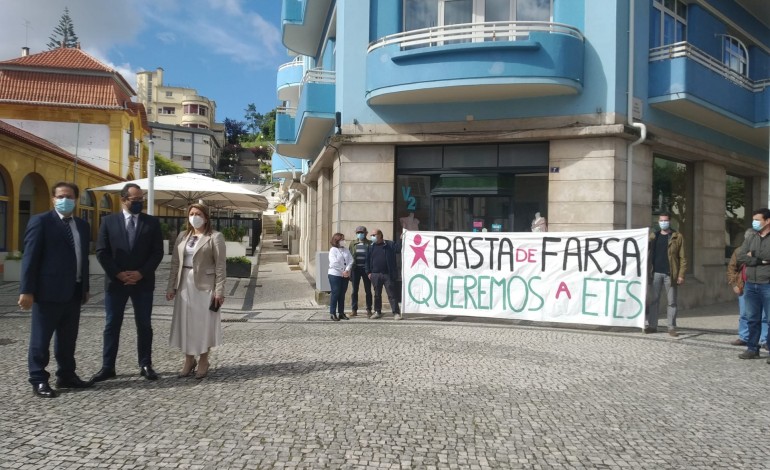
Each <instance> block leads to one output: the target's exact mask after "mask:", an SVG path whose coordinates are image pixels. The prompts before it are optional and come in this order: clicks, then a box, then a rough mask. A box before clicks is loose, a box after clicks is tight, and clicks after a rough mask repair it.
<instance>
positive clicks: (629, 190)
mask: <svg viewBox="0 0 770 470" xmlns="http://www.w3.org/2000/svg"><path fill="white" fill-rule="evenodd" d="M634 3H635V2H634V0H630V4H629V8H630V10H629V13H628V103H627V112H628V116H627V119H628V124H629V125H631V126H633V127H636V128H637V129H639V133H640V136H639V138H638V139H637V140H635V141H633V142H631V143H630V144H629V145H628V151H627V155H628V158H627V160H626V161H627V162H628V163H627V165H626V228H627V229H630V228H631V219H632V217H631V216H632V215H633V208H634V202H633V199H632V198H633V186H634V147H636V146H637V145H639V144H641V143H642V142H644V140H645V139H646V138H647V126H645V125H644V124H642V123H641V122H634V34H635V30H636V27H635V24H634V22H635V9H636V6H635V5H634Z"/></svg>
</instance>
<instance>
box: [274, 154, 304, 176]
mask: <svg viewBox="0 0 770 470" xmlns="http://www.w3.org/2000/svg"><path fill="white" fill-rule="evenodd" d="M272 165H273V180H277V179H281V178H299V175H301V174H302V160H300V159H299V158H291V157H284V156H283V155H281V154H279V153H274V154H273V159H272Z"/></svg>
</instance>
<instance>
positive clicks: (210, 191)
mask: <svg viewBox="0 0 770 470" xmlns="http://www.w3.org/2000/svg"><path fill="white" fill-rule="evenodd" d="M127 183H134V184H136V185H138V186H139V187H140V188H142V190H143V191H147V187H148V184H147V178H142V179H138V180H133V181H123V182H120V183H114V184H108V185H106V186H99V187H97V188H89V191H105V192H109V193H118V192H120V190H121V189H123V186H125V185H126V184H127ZM153 187H154V191H153V192H154V195H155V202H156V203H157V204H165V205H167V206H171V207H174V208H179V209H183V208H185V207H187V206H188V205H190V204H192V203H194V202H198V201H202V202H203V203H204V204H206V205H208V206H212V207H215V208H217V209H228V210H236V211H237V210H240V209H243V210H248V209H252V210H265V209H267V198H265V196H262V195H261V194H257V193H255V192H254V191H250V190H248V189H246V188H243V187H241V186H238V185H236V184H232V183H226V182H224V181H220V180H217V179H214V178H209V177H208V176H203V175H199V174H197V173H180V174H176V175H164V176H156V177H155V178H153Z"/></svg>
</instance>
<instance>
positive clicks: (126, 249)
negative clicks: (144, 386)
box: [91, 183, 163, 382]
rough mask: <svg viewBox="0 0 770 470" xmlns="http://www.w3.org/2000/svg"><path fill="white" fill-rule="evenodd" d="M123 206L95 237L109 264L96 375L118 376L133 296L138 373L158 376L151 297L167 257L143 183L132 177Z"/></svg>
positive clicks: (100, 253) (101, 261)
mask: <svg viewBox="0 0 770 470" xmlns="http://www.w3.org/2000/svg"><path fill="white" fill-rule="evenodd" d="M120 200H121V203H122V206H123V210H122V211H121V212H119V213H117V214H110V215H108V216H107V217H105V218H104V219H103V220H102V225H101V227H99V239H98V240H97V242H96V259H98V260H99V264H101V265H102V267H103V268H104V280H105V293H104V307H105V310H106V313H107V315H106V316H107V318H106V323H105V325H104V349H103V353H102V369H101V370H100V371H99V372H98V373H97V374H96V375H94V376H93V377H92V379H91V380H92V381H94V382H101V381H103V380H107V379H111V378H113V377H115V375H116V374H115V360H116V358H117V356H118V345H119V343H120V328H121V326H122V325H123V315H124V313H125V310H126V303H127V302H128V299H129V298H130V299H131V304H132V305H133V306H134V320H135V322H136V332H137V353H138V358H139V374H140V375H141V376H142V377H144V378H146V379H147V380H157V379H158V374H157V373H155V371H154V370H153V368H152V320H151V318H150V317H151V316H152V303H153V291H154V290H155V270H156V269H157V268H158V265H159V264H160V262H161V261H162V260H163V235H162V234H161V230H160V222H159V221H158V219H157V218H155V217H153V216H151V215H147V214H143V213H142V208H143V206H144V194H143V193H142V189H141V188H140V187H139V186H138V185H136V184H134V183H128V184H126V185H125V186H124V187H123V189H122V190H121V191H120Z"/></svg>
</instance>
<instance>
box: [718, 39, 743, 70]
mask: <svg viewBox="0 0 770 470" xmlns="http://www.w3.org/2000/svg"><path fill="white" fill-rule="evenodd" d="M722 63H724V64H725V65H726V66H727V68H729V69H730V70H732V71H733V72H735V73H738V74H741V75H743V76H744V77H748V76H749V53H748V51H747V49H746V46H745V45H744V44H743V42H741V40H740V39H738V38H735V37H733V36H729V35H727V34H725V35H724V36H722Z"/></svg>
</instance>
